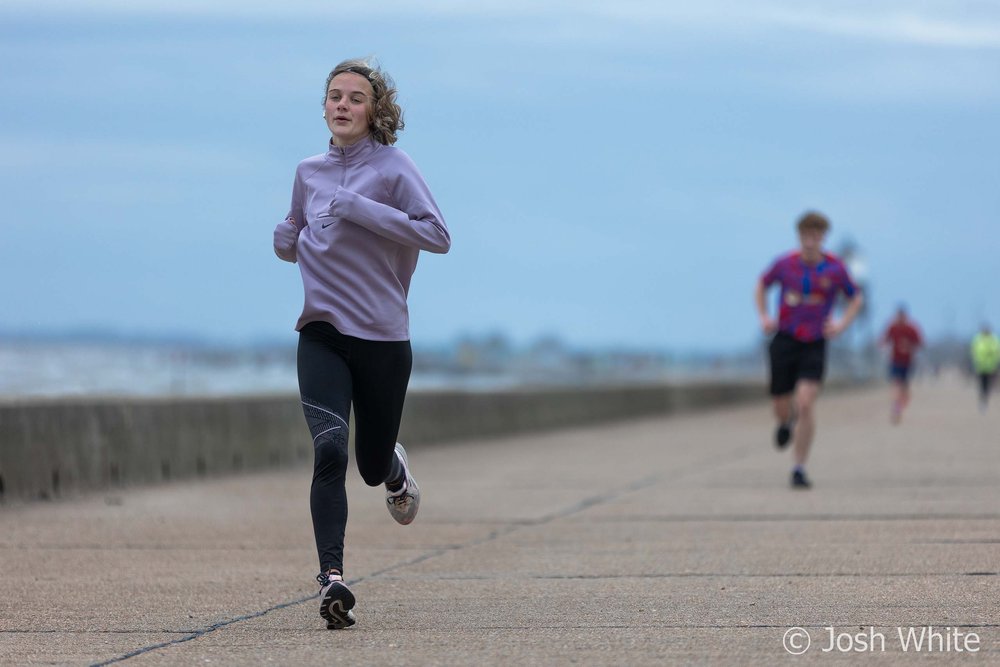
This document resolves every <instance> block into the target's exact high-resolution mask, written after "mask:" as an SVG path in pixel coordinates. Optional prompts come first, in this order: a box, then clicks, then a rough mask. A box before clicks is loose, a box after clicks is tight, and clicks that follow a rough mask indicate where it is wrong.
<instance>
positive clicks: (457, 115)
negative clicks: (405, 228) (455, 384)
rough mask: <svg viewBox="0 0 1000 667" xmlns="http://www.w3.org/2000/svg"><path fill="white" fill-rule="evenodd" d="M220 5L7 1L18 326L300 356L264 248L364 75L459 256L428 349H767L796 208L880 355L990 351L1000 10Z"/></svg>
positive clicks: (2, 223)
mask: <svg viewBox="0 0 1000 667" xmlns="http://www.w3.org/2000/svg"><path fill="white" fill-rule="evenodd" d="M203 4H205V3H202V2H196V1H194V0H190V1H178V0H171V1H170V2H162V3H158V2H142V3H133V2H125V1H122V2H112V1H108V2H72V3H69V2H51V1H45V0H5V2H4V3H3V4H2V6H0V82H2V88H0V230H2V243H0V308H2V310H0V313H2V314H0V331H11V330H13V331H63V330H68V329H78V328H81V327H92V328H101V329H107V330H110V331H115V332H121V333H127V334H130V333H141V334H164V335H174V334H195V335H201V336H206V337H208V338H210V339H213V340H220V341H225V340H231V341H234V342H246V341H252V340H260V339H267V340H284V339H287V340H289V341H292V340H294V334H293V331H292V327H293V325H294V322H295V320H296V318H297V315H298V312H299V310H300V308H301V305H302V288H301V282H300V279H299V276H298V269H297V267H295V266H293V265H290V264H286V263H284V262H281V261H279V260H278V259H277V258H276V257H275V256H274V254H273V251H272V248H271V232H272V230H273V228H274V225H275V224H277V222H279V221H280V220H281V219H282V218H283V217H284V215H285V213H286V212H287V210H288V203H289V197H290V193H291V185H292V178H293V175H294V172H295V165H296V164H297V163H298V161H299V160H301V159H303V158H305V157H307V156H309V155H313V154H316V153H320V152H324V151H325V150H326V143H327V140H328V138H329V134H328V131H327V130H326V127H325V125H324V123H323V120H322V119H321V117H320V116H321V112H322V108H321V100H322V95H323V84H324V81H325V78H326V75H327V73H328V72H329V70H330V69H331V68H332V67H333V66H334V65H335V64H336V63H337V62H339V61H340V60H342V59H344V58H347V57H353V56H364V55H375V56H377V57H378V58H379V59H380V60H381V62H382V64H383V65H384V67H385V68H386V69H387V70H388V71H389V72H390V73H391V74H392V75H393V76H394V77H395V79H396V81H397V83H398V86H399V90H400V99H401V102H402V104H403V107H404V109H405V114H406V115H405V117H406V121H407V127H406V129H405V131H403V132H402V133H401V134H400V140H399V143H398V144H397V145H398V146H400V147H401V148H402V149H403V150H405V151H406V152H407V153H409V154H410V156H411V157H412V158H413V159H414V160H415V162H416V163H417V165H418V166H419V167H420V169H421V171H422V172H423V174H424V176H425V178H426V180H427V181H428V183H429V184H430V186H431V188H432V190H433V192H434V193H435V196H436V198H437V200H438V203H439V205H440V207H441V209H442V211H443V212H444V214H445V218H446V221H447V222H448V224H449V226H450V228H451V231H452V237H453V248H452V252H451V253H450V254H448V255H444V256H434V255H427V254H424V255H422V257H421V260H420V264H419V266H418V269H417V274H416V275H415V276H414V280H413V287H412V290H411V295H410V310H411V322H412V332H411V333H412V335H413V339H414V342H415V343H424V344H430V343H436V342H444V341H448V340H451V339H453V338H454V337H456V336H458V335H460V334H463V333H482V332H488V331H504V332H506V333H508V334H509V335H510V336H511V337H513V338H514V339H515V340H519V341H528V340H531V339H533V338H535V337H537V336H540V335H546V334H554V335H558V336H560V337H562V338H564V339H566V340H567V341H570V342H571V343H574V344H578V345H618V344H624V345H630V346H641V347H648V346H655V347H666V348H675V349H699V350H706V349H734V348H738V347H742V346H746V345H749V344H751V343H753V342H754V341H755V340H756V339H757V337H758V335H759V334H758V332H757V329H756V326H757V322H756V317H755V314H754V309H753V306H752V298H751V295H752V290H753V286H754V283H755V281H756V279H757V277H758V276H759V274H760V273H761V272H762V271H763V270H764V268H765V267H766V266H767V264H769V263H770V262H771V261H772V260H773V259H774V258H775V257H776V256H777V255H778V254H780V253H781V252H783V251H786V250H789V249H791V248H792V247H793V246H794V245H795V240H796V239H795V234H794V222H795V219H796V218H797V216H798V215H799V214H800V213H801V212H802V211H804V210H805V209H808V208H815V209H818V210H820V211H823V212H825V213H826V214H827V215H828V216H829V217H830V219H831V220H832V222H833V231H832V234H831V236H830V238H829V243H828V246H829V247H830V248H831V249H834V250H836V249H838V248H839V247H841V246H842V245H843V244H844V243H846V242H847V241H849V240H850V241H853V242H854V243H856V244H857V245H858V246H859V247H860V248H861V249H862V251H863V254H864V258H865V260H866V265H867V266H866V272H865V275H864V276H863V277H866V278H867V279H868V280H869V281H870V285H871V289H870V297H871V305H872V317H873V319H874V321H875V322H876V324H877V328H880V327H881V325H882V323H883V322H884V320H886V319H887V318H888V317H889V316H890V315H891V312H892V310H893V309H894V308H895V305H896V304H897V303H899V302H900V301H905V302H906V303H907V304H908V305H909V307H910V310H911V312H912V314H913V315H914V316H915V317H916V318H917V319H918V321H919V322H920V323H921V324H923V326H924V328H925V329H926V330H927V332H928V333H929V334H931V335H932V336H937V335H941V334H943V333H946V332H954V333H956V334H959V335H962V336H965V335H967V334H968V335H971V333H972V332H973V330H974V328H975V327H976V326H977V325H978V324H979V322H980V321H982V320H984V319H988V320H991V321H993V323H994V324H996V325H1000V296H998V285H1000V261H998V250H1000V243H998V241H997V238H998V231H1000V223H998V211H1000V187H998V184H1000V123H998V122H997V119H998V118H1000V4H997V3H995V2H972V1H961V0H959V1H955V2H944V1H942V2H921V1H919V0H916V1H914V0H908V1H902V0H900V1H896V0H868V1H865V2H861V1H858V2H850V1H847V2H836V3H833V2H826V1H823V2H808V1H802V0H777V1H775V2H754V1H745V2H735V1H714V2H713V1H709V2H704V1H702V2H699V3H690V2H653V1H639V0H635V1H632V2H628V1H626V2H622V1H618V2H614V3H607V2H600V3H597V2H594V3H590V2H576V1H572V2H571V1H569V0H567V1H559V2H546V3H538V2H526V1H525V2H518V1H510V0H507V1H504V2H492V1H487V2H475V3H473V2H465V1H459V0H455V1H452V2H448V1H441V2H414V1H410V2H403V1H399V2H396V1H390V2H385V1H383V2H379V3H364V4H360V3H358V4H356V5H355V6H354V7H352V6H350V5H349V4H348V3H330V2H304V1H300V2H295V1H291V2H284V3H275V2H263V1H260V2H254V1H246V0H244V1H241V2H235V1H233V2H228V1H227V2H213V3H208V6H207V7H205V6H203ZM695 4H697V6H692V5H695ZM834 7H835V8H834Z"/></svg>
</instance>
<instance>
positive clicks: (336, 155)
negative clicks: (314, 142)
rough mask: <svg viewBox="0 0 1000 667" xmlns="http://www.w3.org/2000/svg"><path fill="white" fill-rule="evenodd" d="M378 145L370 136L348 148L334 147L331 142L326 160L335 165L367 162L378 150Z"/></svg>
mask: <svg viewBox="0 0 1000 667" xmlns="http://www.w3.org/2000/svg"><path fill="white" fill-rule="evenodd" d="M380 145H381V144H379V143H378V142H377V141H375V140H374V139H372V136H371V135H370V134H369V135H368V136H367V137H364V138H362V139H359V140H357V141H356V142H354V143H353V144H351V145H350V146H344V147H343V148H341V147H340V146H336V145H334V143H333V141H332V140H331V141H330V150H329V152H328V153H327V159H329V160H330V161H331V162H334V163H336V164H343V165H348V164H357V163H359V162H364V161H365V160H367V159H368V158H369V157H370V156H371V155H372V154H373V153H374V152H375V151H377V150H378V149H379V146H380Z"/></svg>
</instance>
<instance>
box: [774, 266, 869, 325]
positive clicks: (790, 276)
mask: <svg viewBox="0 0 1000 667" xmlns="http://www.w3.org/2000/svg"><path fill="white" fill-rule="evenodd" d="M760 280H761V283H763V285H764V288H765V289H766V288H768V287H770V286H771V285H773V284H774V283H778V284H780V285H781V306H780V308H779V310H778V330H779V331H781V332H784V333H786V334H788V335H790V336H792V337H794V338H795V339H796V340H800V341H803V342H811V341H816V340H821V339H822V338H823V322H825V321H826V318H827V317H829V315H830V311H831V310H833V304H834V302H835V301H836V299H837V293H838V292H843V293H844V294H846V295H847V296H848V297H852V296H854V294H855V292H857V290H858V288H857V287H856V286H855V285H854V281H852V280H851V276H850V275H849V274H848V273H847V267H845V266H844V263H843V262H842V261H840V259H839V258H837V257H836V256H835V255H831V254H829V253H823V259H821V260H820V262H819V264H813V265H810V264H806V263H805V262H804V261H803V260H802V253H801V252H799V251H797V250H796V251H794V252H790V253H788V254H787V255H783V256H782V257H779V258H778V259H777V260H775V262H774V264H772V265H771V267H770V268H769V269H768V270H767V271H765V272H764V275H762V276H761V277H760Z"/></svg>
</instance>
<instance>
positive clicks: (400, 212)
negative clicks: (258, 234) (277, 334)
mask: <svg viewBox="0 0 1000 667" xmlns="http://www.w3.org/2000/svg"><path fill="white" fill-rule="evenodd" d="M289 221H292V222H289ZM292 223H294V224H292ZM449 248H451V236H450V235H449V233H448V227H447V226H445V223H444V219H443V217H442V215H441V211H439V210H438V207H437V204H436V203H435V202H434V197H433V196H432V195H431V192H430V190H429V189H428V187H427V184H426V183H425V182H424V179H423V177H422V176H421V175H420V172H419V171H418V170H417V167H416V165H415V164H413V161H412V160H411V159H410V158H409V156H408V155H407V154H406V153H404V152H403V151H402V150H400V149H398V148H395V147H392V146H385V145H382V144H380V143H378V142H376V141H375V140H374V139H372V138H371V137H367V138H365V139H362V140H361V141H359V142H357V143H356V144H354V145H352V146H348V147H346V148H339V147H337V146H333V145H332V144H331V145H330V150H329V151H328V152H327V153H325V154H322V155H316V156H313V157H310V158H307V159H305V160H303V161H302V162H300V163H299V166H298V168H297V169H296V171H295V185H294V186H293V187H292V207H291V210H290V211H289V212H288V216H287V217H286V218H285V220H283V221H282V222H281V223H279V224H278V226H277V227H275V229H274V252H275V254H277V255H278V257H280V258H281V259H283V260H285V261H287V262H296V261H297V262H298V264H299V270H300V271H301V273H302V285H303V287H304V289H305V305H304V307H303V309H302V315H301V316H300V317H299V321H298V323H297V324H296V325H295V328H296V330H301V329H302V327H303V326H305V325H306V324H308V323H309V322H315V321H322V322H329V323H330V324H332V325H333V326H335V327H336V328H337V330H338V331H340V332H341V333H343V334H346V335H348V336H355V337H357V338H363V339H366V340H383V341H400V340H409V338H410V316H409V311H408V310H407V307H406V295H407V293H408V292H409V289H410V277H411V276H412V275H413V271H414V269H416V267H417V255H418V254H419V252H420V251H421V250H427V251H428V252H434V253H446V252H448V249H449Z"/></svg>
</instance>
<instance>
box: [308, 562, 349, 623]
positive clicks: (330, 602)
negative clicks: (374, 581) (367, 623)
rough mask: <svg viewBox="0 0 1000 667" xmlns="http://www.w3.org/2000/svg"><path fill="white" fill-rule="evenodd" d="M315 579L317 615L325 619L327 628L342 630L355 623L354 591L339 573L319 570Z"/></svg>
mask: <svg viewBox="0 0 1000 667" xmlns="http://www.w3.org/2000/svg"><path fill="white" fill-rule="evenodd" d="M316 581H318V582H319V585H320V586H322V587H323V588H322V589H321V590H320V592H319V595H320V602H319V615H320V616H322V617H323V620H325V621H326V629H327V630H342V629H343V628H349V627H351V626H352V625H354V624H355V622H356V619H355V618H354V612H352V611H351V609H353V608H354V593H352V592H351V589H350V588H348V587H347V584H345V583H344V578H343V577H341V576H340V575H339V574H329V573H326V572H321V573H320V574H319V576H317V577H316Z"/></svg>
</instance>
